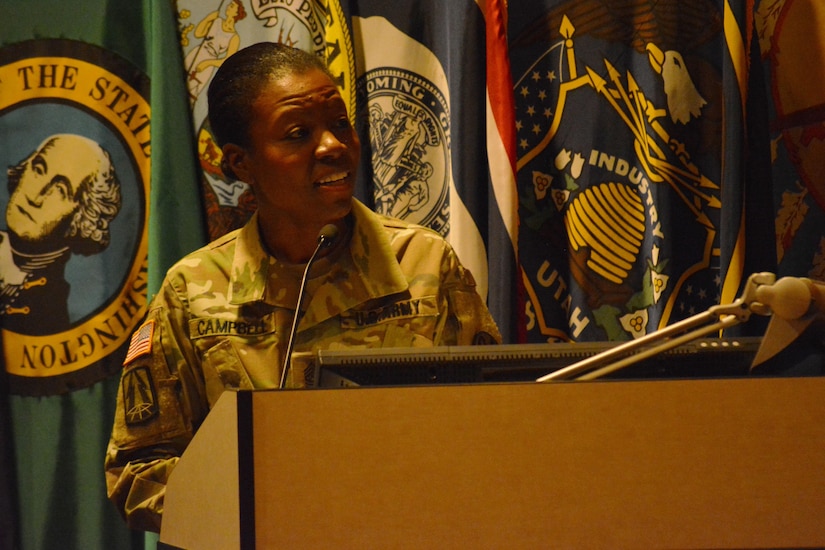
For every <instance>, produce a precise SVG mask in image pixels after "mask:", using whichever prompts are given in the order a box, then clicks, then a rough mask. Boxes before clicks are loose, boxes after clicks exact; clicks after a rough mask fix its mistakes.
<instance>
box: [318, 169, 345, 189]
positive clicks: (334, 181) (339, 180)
mask: <svg viewBox="0 0 825 550" xmlns="http://www.w3.org/2000/svg"><path fill="white" fill-rule="evenodd" d="M349 175H350V173H349V172H337V173H335V174H331V175H329V176H327V177H325V178H322V179H320V180H318V181H317V183H316V185H319V186H334V185H343V184H345V183H347V179H348V178H349Z"/></svg>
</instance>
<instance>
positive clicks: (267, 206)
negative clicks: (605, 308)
mask: <svg viewBox="0 0 825 550" xmlns="http://www.w3.org/2000/svg"><path fill="white" fill-rule="evenodd" d="M209 113H210V114H209V116H210V122H211V124H212V130H213V132H214V134H215V137H216V140H217V142H218V144H219V145H220V146H221V148H222V151H223V158H224V161H223V166H224V171H225V172H227V174H229V175H231V176H233V177H236V178H238V179H240V180H242V181H244V182H247V183H248V184H249V185H250V186H251V187H252V189H253V192H254V194H255V198H256V201H257V204H258V210H257V212H256V214H255V215H254V216H253V217H252V219H251V220H250V221H249V223H247V224H246V225H245V226H244V227H243V228H241V229H239V230H237V231H234V232H231V233H229V234H227V235H226V236H224V237H222V238H219V239H218V240H216V241H214V242H212V243H211V244H209V245H208V246H206V247H204V248H203V249H201V250H198V251H196V252H194V253H192V254H190V255H188V256H187V257H185V258H183V259H182V260H181V261H180V262H178V263H177V264H176V265H175V266H173V267H172V268H171V269H170V270H169V272H168V274H167V276H166V278H165V280H164V282H163V284H162V286H161V288H160V291H159V293H158V294H157V296H156V297H155V298H154V299H153V301H152V303H151V304H150V307H149V312H148V313H147V318H146V320H145V322H144V324H143V325H142V326H141V327H140V328H139V329H138V331H136V333H135V335H134V337H133V339H132V345H131V346H130V352H129V353H128V355H127V358H126V361H125V363H124V370H123V374H122V383H121V388H120V393H119V396H118V404H117V413H116V419H115V424H114V427H113V431H112V437H111V441H110V444H109V448H108V451H107V455H106V463H105V468H106V480H107V485H108V490H109V497H110V498H111V500H112V501H113V502H114V503H115V504H116V506H117V507H118V508H119V509H120V510H121V512H122V513H123V515H124V516H125V517H126V519H127V522H128V523H129V525H130V526H131V527H133V528H136V529H143V530H151V531H159V530H160V523H161V515H162V512H163V496H164V491H165V484H166V480H167V477H168V475H169V473H170V472H171V470H172V468H173V467H174V465H175V464H176V463H177V461H178V458H179V457H180V455H181V454H182V452H183V450H184V448H185V447H186V446H187V444H188V443H189V441H190V440H191V439H192V437H193V435H194V433H195V431H196V430H197V428H198V426H200V424H201V423H202V422H203V420H204V418H205V417H206V415H207V413H208V412H209V410H210V408H211V407H212V406H213V405H214V403H215V402H216V401H217V399H218V397H219V396H220V394H221V393H222V392H223V391H224V390H225V389H227V388H240V389H252V388H277V387H279V381H280V379H281V370H282V368H283V365H284V355H285V353H286V351H287V347H288V346H287V340H288V336H289V333H290V328H291V324H292V321H293V317H294V316H295V315H296V306H295V304H296V303H297V301H298V294H299V289H300V282H301V277H302V273H303V271H304V268H305V266H306V263H307V262H308V260H309V259H310V257H311V256H312V255H313V253H314V251H315V249H316V246H318V242H319V232H320V231H321V229H322V228H323V227H324V226H325V225H327V224H334V225H335V226H336V227H337V229H338V235H337V237H336V238H335V240H334V243H333V244H332V246H330V247H329V248H327V249H324V250H323V251H322V252H321V254H319V259H318V261H316V262H314V263H313V264H312V269H311V271H310V273H309V280H308V284H307V288H306V292H305V298H304V300H303V306H304V307H303V308H302V312H301V317H300V324H299V325H298V330H297V333H296V337H295V340H294V351H295V352H296V355H295V358H294V360H293V361H292V364H291V368H290V369H289V371H288V376H287V377H286V378H285V380H286V384H285V385H286V386H288V387H302V386H305V385H306V384H307V380H306V372H307V370H306V366H307V365H306V364H305V363H302V362H301V361H300V360H299V355H298V353H297V352H314V351H316V350H319V349H330V348H336V347H337V348H358V347H364V348H366V347H400V346H404V347H407V346H421V347H427V346H434V345H468V344H474V343H477V344H491V343H499V342H500V340H501V336H500V334H499V331H498V329H497V328H496V325H495V323H494V321H493V319H492V317H491V316H490V313H489V311H488V310H487V308H486V306H485V304H484V302H483V300H482V299H481V297H480V296H479V295H478V293H477V291H476V287H475V281H474V280H473V277H472V275H471V274H470V272H469V271H467V270H466V269H465V268H464V267H463V266H462V265H461V263H460V262H459V260H458V258H457V257H456V255H455V253H454V251H453V250H452V248H451V247H450V246H449V244H447V242H446V241H445V240H444V239H442V238H441V237H440V236H439V235H438V234H437V233H435V232H433V231H430V230H428V229H425V228H423V227H420V226H415V225H411V224H408V223H405V222H402V221H399V220H396V219H392V218H388V217H385V216H381V215H378V214H376V213H374V212H372V211H371V210H369V209H368V208H367V207H365V206H364V205H363V204H361V203H360V202H358V201H357V200H356V199H354V198H353V192H354V184H355V171H356V167H357V164H358V161H359V156H360V143H359V141H358V137H357V135H356V133H355V131H354V129H353V128H352V126H351V124H350V121H349V118H348V116H347V111H346V105H345V103H344V101H343V99H342V97H341V95H340V94H339V92H338V90H337V88H336V86H335V84H334V80H333V78H332V76H331V75H330V74H329V71H328V69H327V68H326V66H325V65H324V64H323V62H322V61H321V60H320V59H319V58H318V57H317V56H315V55H313V54H308V53H306V52H303V51H301V50H296V49H293V48H289V47H285V46H282V45H278V44H272V43H260V44H255V45H253V46H250V47H248V48H245V49H242V50H240V51H239V52H238V53H236V54H235V55H233V56H232V57H230V58H229V59H228V60H227V61H226V62H225V63H224V64H223V65H222V66H221V68H220V70H219V71H218V72H217V74H216V76H215V78H214V80H213V82H212V83H211V85H210V89H209ZM303 355H311V354H306V353H305V354H303Z"/></svg>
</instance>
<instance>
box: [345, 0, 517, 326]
mask: <svg viewBox="0 0 825 550" xmlns="http://www.w3.org/2000/svg"><path fill="white" fill-rule="evenodd" d="M356 4H357V6H356ZM498 4H499V2H484V1H481V2H478V3H476V2H473V1H470V0H455V1H451V2H438V1H433V0H424V1H420V0H416V1H413V0H401V1H396V2H382V1H379V0H367V1H360V2H357V3H356V2H351V3H350V6H349V12H350V15H351V26H352V36H353V43H354V44H355V52H356V62H355V66H356V70H357V79H356V98H357V99H356V104H357V108H358V113H359V118H358V120H357V123H358V127H359V133H360V135H361V142H362V146H363V151H364V158H363V162H362V168H361V176H362V179H363V182H364V185H363V192H364V195H365V196H364V198H365V200H366V201H367V203H368V204H371V205H372V207H373V208H374V210H376V211H378V212H380V213H384V214H388V215H390V216H393V217H397V218H402V219H404V220H407V221H410V222H414V223H418V224H421V225H425V226H427V227H430V228H431V229H434V230H435V231H437V232H439V233H440V234H441V235H442V236H444V237H446V238H447V239H448V241H449V242H450V243H451V244H452V245H453V247H454V248H455V249H456V252H457V254H458V256H459V258H460V259H461V261H462V263H463V264H464V265H465V266H467V267H468V268H469V269H470V270H471V271H472V273H473V275H474V276H475V278H476V281H477V283H478V288H479V292H480V293H481V295H482V296H483V297H486V298H488V303H489V306H490V309H491V312H492V313H493V315H494V317H495V318H496V320H497V322H498V323H499V325H500V328H501V329H502V332H503V334H504V337H505V339H506V340H512V339H513V338H514V336H513V333H514V332H515V329H516V326H515V321H514V319H515V316H514V305H515V303H516V296H517V292H516V289H517V285H516V284H515V282H516V280H517V279H516V277H515V273H516V271H515V246H514V245H515V216H516V212H515V189H514V181H513V175H512V174H513V172H512V166H511V165H510V163H509V161H508V158H509V157H508V156H507V155H508V154H509V152H510V150H509V148H508V144H507V143H506V136H508V135H512V132H509V128H508V124H512V118H509V119H508V118H507V113H506V110H504V109H502V110H501V111H496V109H499V108H501V107H502V105H501V103H497V102H495V101H492V102H491V101H490V98H491V97H493V98H496V97H497V96H496V94H495V92H493V93H492V94H488V79H489V78H502V79H506V80H505V81H506V83H507V85H509V73H507V72H505V71H503V70H498V72H497V68H499V67H506V63H505V64H499V65H490V66H488V64H487V54H488V53H489V52H488V51H487V47H486V41H487V38H488V33H487V24H486V23H487V21H485V15H487V16H488V20H489V21H492V18H493V17H495V16H496V15H498V16H501V15H502V13H503V12H502V10H501V6H498ZM493 8H496V9H493ZM500 38H502V40H501V41H500V42H498V43H497V47H498V48H499V50H498V53H500V54H501V55H502V56H506V41H504V40H503V38H504V33H503V32H502V34H501V35H500ZM501 59H502V60H504V61H506V57H503V58H501ZM499 97H500V96H499ZM507 104H508V105H509V104H510V103H509V102H507ZM504 107H506V105H505V106H504ZM496 112H497V113H498V114H499V115H503V116H501V117H500V118H498V119H496V118H495V113H496ZM511 115H512V113H510V116H511ZM496 123H499V124H500V126H499V125H497V124H496ZM488 124H489V130H490V132H488ZM500 129H501V130H502V131H499V130H500ZM508 132H509V133H508ZM488 136H490V142H489V143H488ZM502 136H504V137H502ZM508 172H509V176H510V177H509V179H508ZM491 274H492V276H491Z"/></svg>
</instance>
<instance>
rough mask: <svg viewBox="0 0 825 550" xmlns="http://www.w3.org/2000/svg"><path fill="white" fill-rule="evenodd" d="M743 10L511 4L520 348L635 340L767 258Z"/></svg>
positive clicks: (766, 196)
mask: <svg viewBox="0 0 825 550" xmlns="http://www.w3.org/2000/svg"><path fill="white" fill-rule="evenodd" d="M751 8H752V5H751V3H735V4H734V3H730V2H726V1H724V0H723V1H717V0H700V1H697V2H677V1H675V0H674V1H661V2H650V1H647V0H636V1H631V2H616V1H611V0H591V1H584V2H581V1H570V0H561V1H560V0H544V1H542V2H528V1H526V0H513V1H511V2H510V16H511V19H510V28H509V32H510V56H511V57H510V60H511V64H512V67H513V81H514V97H515V102H516V128H517V151H518V161H517V170H518V175H517V181H518V193H519V219H520V231H519V243H518V244H519V255H520V256H519V257H520V260H521V265H522V268H523V270H524V281H525V291H526V294H527V333H528V339H529V340H530V341H536V342H543V341H554V340H591V341H593V340H619V341H620V340H630V339H633V338H638V337H641V336H644V335H646V334H649V333H652V332H655V331H656V330H658V329H660V328H662V327H664V326H666V325H669V324H672V323H675V322H677V321H679V320H682V319H685V318H687V317H690V316H692V315H694V314H698V313H701V312H703V311H704V310H706V309H708V308H709V307H711V306H713V305H715V304H717V303H719V302H730V301H732V300H733V299H735V297H736V296H737V295H738V292H739V289H740V288H741V286H742V283H743V282H744V280H745V279H746V278H747V275H748V274H749V273H752V272H755V271H771V270H773V268H774V267H775V260H774V257H773V256H774V255H773V248H772V246H771V245H770V244H768V243H771V241H772V233H773V230H772V228H771V227H770V224H769V223H767V222H769V220H770V219H771V217H772V216H771V210H770V208H771V205H770V179H769V177H768V176H767V174H768V172H769V166H768V164H767V162H768V158H769V155H768V154H767V143H768V140H767V133H766V126H765V118H764V115H765V111H764V103H763V101H762V100H763V99H764V98H763V97H762V94H761V93H760V90H761V87H760V85H759V83H760V80H759V78H758V69H759V64H758V63H754V62H753V60H754V59H757V60H758V49H754V47H753V46H752V36H753V33H752V27H753V20H752V15H751Z"/></svg>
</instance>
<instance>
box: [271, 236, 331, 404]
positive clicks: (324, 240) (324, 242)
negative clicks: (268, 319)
mask: <svg viewBox="0 0 825 550" xmlns="http://www.w3.org/2000/svg"><path fill="white" fill-rule="evenodd" d="M337 236H338V228H337V227H336V226H335V225H333V224H331V223H328V224H327V225H325V226H324V227H322V228H321V231H320V232H318V246H316V247H315V251H314V252H313V253H312V256H310V257H309V261H308V262H307V266H306V268H304V275H303V277H301V287H300V289H299V290H298V303H297V304H296V305H295V316H294V317H293V318H292V328H291V329H290V331H289V340H288V341H287V345H286V354H285V356H284V365H283V369H282V370H281V383H280V384H279V386H278V387H279V388H280V389H283V388H284V385H285V384H286V376H287V373H288V372H289V367H290V364H291V363H292V347H293V345H294V344H295V333H296V332H297V330H298V322H299V321H300V320H301V302H303V300H304V290H306V286H307V281H308V280H309V269H310V268H311V267H312V264H313V262H315V257H316V256H318V253H319V252H320V251H321V250H323V249H324V248H328V247H330V246H332V243H334V242H335V238H336V237H337Z"/></svg>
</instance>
